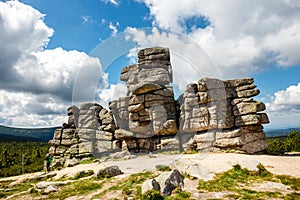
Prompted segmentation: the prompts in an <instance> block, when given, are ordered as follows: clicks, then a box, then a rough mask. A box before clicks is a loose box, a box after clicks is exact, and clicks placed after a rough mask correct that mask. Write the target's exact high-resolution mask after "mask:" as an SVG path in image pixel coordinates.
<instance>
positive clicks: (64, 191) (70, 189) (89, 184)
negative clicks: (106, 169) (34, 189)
mask: <svg viewBox="0 0 300 200" xmlns="http://www.w3.org/2000/svg"><path fill="white" fill-rule="evenodd" d="M102 187H103V182H99V181H94V180H91V179H85V180H78V181H76V182H73V183H69V184H67V185H63V186H61V187H60V191H59V192H56V193H50V194H49V197H48V198H49V199H65V198H68V197H71V196H76V195H87V194H89V193H92V192H94V191H96V190H99V189H101V188H102Z"/></svg>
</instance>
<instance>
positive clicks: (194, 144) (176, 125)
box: [49, 47, 269, 164]
mask: <svg viewBox="0 0 300 200" xmlns="http://www.w3.org/2000/svg"><path fill="white" fill-rule="evenodd" d="M120 80H122V81H124V82H126V85H127V88H128V93H127V96H125V97H121V98H119V99H118V100H116V101H112V102H110V103H109V108H110V111H109V110H107V109H105V108H103V107H102V106H101V105H99V104H97V103H83V104H81V106H80V109H79V108H77V107H76V106H71V107H69V108H68V116H69V117H68V123H64V124H63V127H62V128H60V129H57V130H56V131H55V133H54V136H53V140H51V141H49V143H50V144H51V148H50V150H49V151H50V153H52V154H53V155H54V156H55V160H56V163H60V164H63V163H64V162H65V160H66V159H67V158H73V157H75V158H82V157H86V156H90V155H94V156H97V155H100V154H101V155H102V154H105V153H109V152H110V151H112V150H114V149H122V150H123V151H130V152H149V151H155V150H158V149H162V148H168V147H171V148H176V147H177V149H179V148H180V149H182V147H184V148H192V149H196V150H199V151H206V150H208V151H214V150H217V149H234V150H241V151H245V152H247V153H256V152H260V151H263V150H265V149H266V148H267V143H266V137H265V134H264V132H263V126H262V124H265V123H269V121H268V117H267V115H266V114H265V113H261V111H263V110H265V105H264V104H263V103H262V102H258V101H255V100H253V98H252V97H254V96H256V95H258V94H259V90H258V89H256V85H254V84H253V82H254V80H253V78H244V79H235V80H225V81H222V80H219V79H214V78H203V79H200V80H199V81H198V82H197V83H191V84H189V85H188V86H187V88H186V90H185V92H184V94H182V95H181V96H180V97H179V98H178V100H175V99H174V93H173V88H172V86H171V85H170V84H171V83H172V80H173V74H172V66H171V63H170V53H169V49H168V48H162V47H154V48H147V49H143V50H141V51H139V52H138V64H135V65H131V66H127V67H124V68H123V69H122V71H121V77H120Z"/></svg>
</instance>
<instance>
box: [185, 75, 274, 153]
mask: <svg viewBox="0 0 300 200" xmlns="http://www.w3.org/2000/svg"><path fill="white" fill-rule="evenodd" d="M253 82H254V80H253V78H245V79H236V80H226V81H221V80H218V79H211V78H204V79H201V80H199V81H198V83H193V84H189V85H188V86H187V89H186V91H185V92H184V94H183V95H181V96H180V98H179V101H180V105H181V107H180V110H181V114H180V130H181V132H182V134H185V133H191V132H192V133H195V134H196V135H195V136H194V138H193V141H192V145H193V146H194V148H196V149H197V150H213V149H212V148H220V149H224V148H232V149H236V150H244V151H246V152H248V153H255V152H259V151H263V150H265V149H266V148H267V146H266V145H267V144H266V138H265V134H264V132H263V126H262V125H261V124H265V123H269V120H268V117H267V115H266V114H265V113H260V112H261V111H263V110H265V105H264V103H262V102H258V101H255V100H253V98H252V97H253V96H256V95H258V94H259V90H258V89H256V85H254V84H253ZM192 148H193V147H192Z"/></svg>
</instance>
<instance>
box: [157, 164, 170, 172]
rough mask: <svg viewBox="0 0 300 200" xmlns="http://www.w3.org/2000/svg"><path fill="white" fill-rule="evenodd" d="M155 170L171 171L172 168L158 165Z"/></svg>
mask: <svg viewBox="0 0 300 200" xmlns="http://www.w3.org/2000/svg"><path fill="white" fill-rule="evenodd" d="M155 168H156V169H157V170H158V171H162V172H164V171H171V168H170V167H169V166H167V165H156V166H155Z"/></svg>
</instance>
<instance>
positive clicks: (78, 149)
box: [49, 102, 116, 166]
mask: <svg viewBox="0 0 300 200" xmlns="http://www.w3.org/2000/svg"><path fill="white" fill-rule="evenodd" d="M115 129H116V125H115V123H114V118H113V115H112V113H111V111H108V110H107V109H105V108H103V107H102V106H101V105H99V104H97V103H90V102H88V103H83V104H81V106H80V109H79V108H77V107H76V106H71V107H69V108H68V123H64V124H63V128H61V129H56V130H55V132H54V136H53V139H52V140H50V141H49V144H50V145H51V147H50V149H49V153H51V154H53V155H54V163H53V165H54V166H63V165H64V164H65V165H66V163H65V162H66V161H68V160H69V159H70V158H83V157H87V156H90V155H93V156H97V155H99V154H103V153H105V152H109V151H111V150H112V149H113V140H114V131H115Z"/></svg>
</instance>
